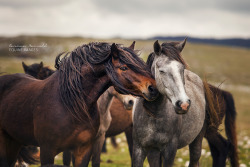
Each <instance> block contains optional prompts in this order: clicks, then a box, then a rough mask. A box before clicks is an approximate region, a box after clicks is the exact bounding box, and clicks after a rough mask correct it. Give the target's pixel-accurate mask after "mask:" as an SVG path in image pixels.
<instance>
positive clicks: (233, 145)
mask: <svg viewBox="0 0 250 167" xmlns="http://www.w3.org/2000/svg"><path fill="white" fill-rule="evenodd" d="M223 97H224V99H225V103H226V114H225V115H226V116H225V129H226V135H227V138H228V140H229V142H230V151H229V159H230V163H231V166H232V167H238V166H239V157H238V153H237V137H236V131H235V130H236V125H235V120H236V115H237V113H236V109H235V105H234V99H233V96H232V94H231V93H229V92H226V91H223Z"/></svg>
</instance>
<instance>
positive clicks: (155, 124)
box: [139, 117, 178, 149]
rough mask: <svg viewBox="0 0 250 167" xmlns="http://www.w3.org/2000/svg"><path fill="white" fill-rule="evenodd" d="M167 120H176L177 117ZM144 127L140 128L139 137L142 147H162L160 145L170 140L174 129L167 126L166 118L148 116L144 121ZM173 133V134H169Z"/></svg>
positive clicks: (174, 132)
mask: <svg viewBox="0 0 250 167" xmlns="http://www.w3.org/2000/svg"><path fill="white" fill-rule="evenodd" d="M169 121H171V122H172V121H173V122H176V121H177V122H178V119H176V118H175V119H172V120H169ZM145 122H146V123H145V126H144V128H142V129H141V133H140V134H141V137H140V138H139V140H141V141H140V143H141V144H142V145H143V146H144V147H156V148H158V149H162V146H164V145H166V144H167V143H169V142H171V140H172V138H173V136H175V134H176V131H175V129H174V128H169V126H168V124H167V122H168V119H166V117H165V118H164V117H163V118H157V119H155V118H149V119H148V120H147V121H145ZM169 134H173V135H169Z"/></svg>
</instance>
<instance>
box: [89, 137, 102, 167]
mask: <svg viewBox="0 0 250 167" xmlns="http://www.w3.org/2000/svg"><path fill="white" fill-rule="evenodd" d="M104 141H105V133H104V134H102V135H101V136H100V137H99V138H98V139H96V141H95V143H94V146H93V153H92V167H100V163H101V159H100V158H101V151H102V146H103V143H104Z"/></svg>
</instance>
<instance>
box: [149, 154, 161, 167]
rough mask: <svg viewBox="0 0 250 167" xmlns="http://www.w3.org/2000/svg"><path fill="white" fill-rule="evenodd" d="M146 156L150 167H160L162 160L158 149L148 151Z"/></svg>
mask: <svg viewBox="0 0 250 167" xmlns="http://www.w3.org/2000/svg"><path fill="white" fill-rule="evenodd" d="M147 158H148V163H149V166H150V167H161V164H162V162H161V153H160V151H157V150H154V151H149V153H148V155H147Z"/></svg>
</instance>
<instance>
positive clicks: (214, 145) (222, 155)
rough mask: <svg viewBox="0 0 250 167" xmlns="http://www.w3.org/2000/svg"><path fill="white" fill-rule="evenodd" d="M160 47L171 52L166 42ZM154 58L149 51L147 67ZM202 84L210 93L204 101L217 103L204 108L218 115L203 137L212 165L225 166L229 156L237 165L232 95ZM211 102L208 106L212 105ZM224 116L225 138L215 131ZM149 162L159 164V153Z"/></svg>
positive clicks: (234, 164)
mask: <svg viewBox="0 0 250 167" xmlns="http://www.w3.org/2000/svg"><path fill="white" fill-rule="evenodd" d="M185 43H186V39H185V40H184V41H182V42H181V43H179V45H182V46H183V48H184V46H185ZM161 47H164V49H165V50H168V52H171V50H169V47H168V46H166V44H162V46H161ZM183 48H182V49H183ZM177 51H178V50H177ZM172 53H173V52H172ZM175 54H180V53H179V52H178V53H175ZM154 58H155V54H154V53H151V54H150V55H149V56H148V60H147V64H148V65H149V68H151V67H152V63H153V61H154ZM182 61H183V59H182ZM204 85H205V86H206V87H207V90H208V91H207V92H206V93H207V94H210V96H206V102H210V103H212V104H217V105H216V106H215V107H214V109H213V108H211V109H210V108H209V107H207V108H206V110H216V112H217V115H218V120H217V122H214V124H213V127H214V128H207V129H206V132H205V138H206V139H207V141H208V144H209V147H210V150H211V154H212V158H213V167H222V166H226V160H227V157H229V159H230V163H231V166H232V167H238V166H239V162H238V161H239V159H238V154H237V137H236V126H235V120H236V109H235V105H234V99H233V96H232V94H231V93H230V92H227V91H224V90H222V89H219V88H218V87H215V86H213V85H211V84H208V83H206V82H205V83H204ZM208 97H214V98H208ZM212 104H211V105H209V106H213V105H212ZM224 117H225V121H224V124H225V130H226V136H227V139H225V138H224V137H223V136H222V135H221V134H220V133H219V132H218V131H217V129H218V128H219V125H220V124H221V123H222V121H223V119H224ZM209 119H211V118H209V117H208V121H210V120H209ZM157 157H158V158H157ZM150 162H151V166H157V165H156V164H159V162H160V164H161V158H160V155H159V154H158V155H155V158H152V156H151V159H150Z"/></svg>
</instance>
